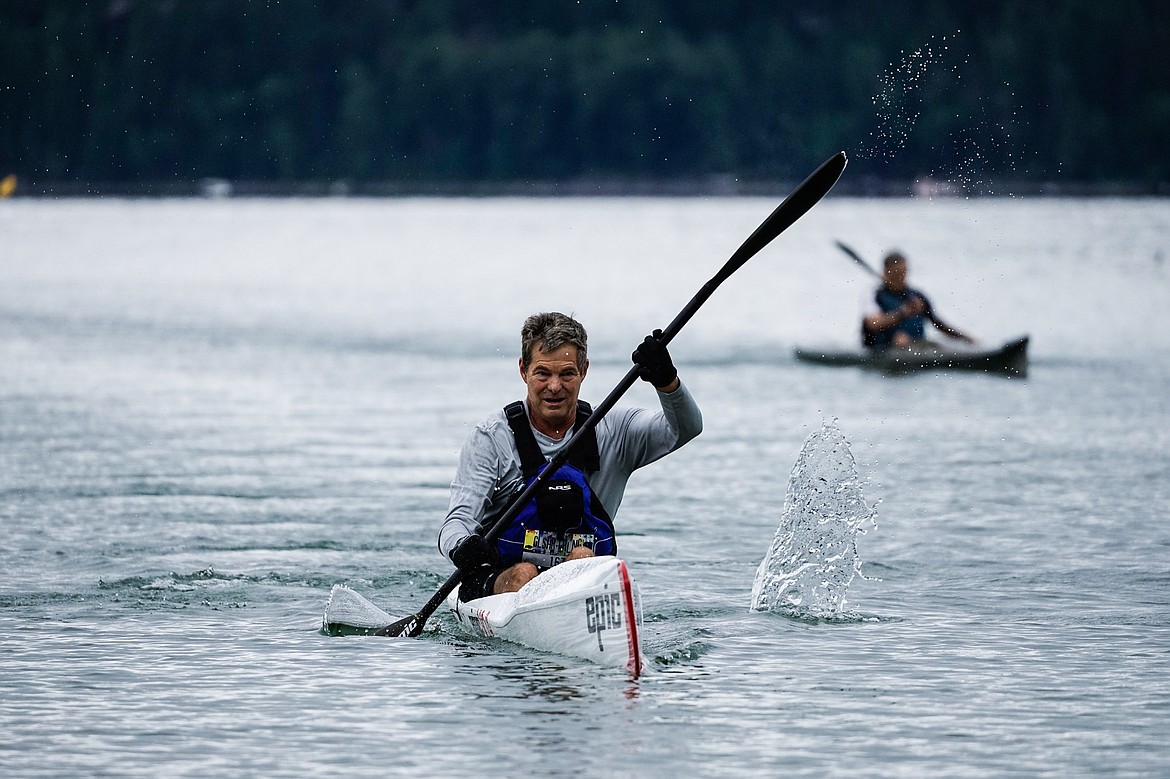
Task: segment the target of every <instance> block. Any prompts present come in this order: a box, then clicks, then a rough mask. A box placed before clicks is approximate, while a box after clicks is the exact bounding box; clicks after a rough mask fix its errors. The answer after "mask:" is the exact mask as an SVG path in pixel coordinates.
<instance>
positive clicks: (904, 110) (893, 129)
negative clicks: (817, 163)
mask: <svg viewBox="0 0 1170 779" xmlns="http://www.w3.org/2000/svg"><path fill="white" fill-rule="evenodd" d="M959 32H960V31H958V30H956V31H955V33H954V34H951V35H944V36H942V37H941V38H939V39H937V40H936V39H935V38H934V37H932V38H931V39H930V40H929V41H927V42H926V43H925V44H923V45H922V46H920V47H919V48H917V49H915V50H914V51H911V52H909V53H904V54H903V56H902V58H901V59H900V60H899V61H898V62H895V63H892V64H890V65H889V66H887V68H886V69H885V70H884V71H883V72H882V73H881V75H879V76H878V82H879V88H878V92H877V94H876V95H874V96H873V98H872V102H873V105H874V110H875V114H876V115H875V119H876V122H877V129H876V130H874V131H873V132H871V133H870V134H869V137H868V138H867V139H866V141H865V143H864V144H863V145H862V147H861V148H860V149H858V150H857V151H856V153H855V155H854V156H855V157H856V158H857V159H877V160H884V161H886V162H890V161H891V160H893V159H894V158H895V157H897V156H898V154H899V153H900V152H902V151H904V150H905V148H906V146H907V144H908V142H909V140H910V137H911V135H912V133H913V131H914V128H915V125H916V124H917V123H918V120H919V118H920V117H921V115H922V107H923V100H924V93H925V92H926V86H927V84H928V83H930V84H931V89H932V90H933V91H934V92H935V93H942V94H944V95H945V100H946V102H948V103H950V104H954V105H955V106H956V107H957V108H958V109H959V113H956V114H955V117H954V119H955V121H954V122H952V123H951V127H952V128H953V129H951V130H949V131H947V132H946V133H945V134H940V135H939V136H938V137H937V138H935V139H933V142H932V143H931V144H930V147H931V156H932V157H933V158H935V159H937V160H939V162H938V163H936V165H935V166H934V169H933V170H931V171H930V172H929V173H928V174H927V175H926V176H925V177H923V178H921V179H918V180H916V181H915V186H914V191H915V194H917V195H919V196H926V197H933V196H935V195H951V196H953V195H960V194H964V193H967V194H974V193H985V194H994V189H995V187H994V186H993V185H992V183H991V182H989V181H987V175H986V172H987V171H990V170H997V171H999V172H1001V173H1012V172H1014V171H1015V170H1016V169H1017V165H1018V164H1019V162H1020V161H1021V152H1019V151H1017V150H1016V148H1015V147H1016V145H1017V141H1016V138H1015V134H1014V127H1015V125H1016V124H1017V123H1018V122H1019V116H1018V111H1017V110H1016V109H1015V108H1010V113H1005V112H1008V111H1009V109H1008V108H1003V107H1000V108H998V109H996V108H993V107H992V106H990V105H989V104H988V101H987V99H986V98H978V99H974V100H972V98H970V97H968V98H967V99H965V100H964V99H959V96H958V95H956V94H954V92H955V91H956V90H959V89H962V88H964V86H965V85H964V82H963V71H964V70H965V68H966V67H967V66H968V65H969V64H970V55H964V56H962V57H961V58H960V57H959V56H957V55H956V54H954V53H953V52H952V51H951V44H952V43H954V41H955V39H956V38H957V37H958V35H959ZM928 76H930V77H931V78H930V79H929V81H928ZM1005 85H1006V86H1009V87H1010V84H1005ZM1011 97H1012V99H1013V101H1014V99H1015V93H1014V92H1013V93H1011ZM1009 194H1010V193H1009Z"/></svg>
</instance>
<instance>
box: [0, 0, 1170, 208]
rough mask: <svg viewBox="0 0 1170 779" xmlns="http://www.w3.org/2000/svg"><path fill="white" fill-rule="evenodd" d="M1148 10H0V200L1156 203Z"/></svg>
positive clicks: (1159, 136) (920, 1)
mask: <svg viewBox="0 0 1170 779" xmlns="http://www.w3.org/2000/svg"><path fill="white" fill-rule="evenodd" d="M1168 49H1170V6H1167V5H1166V4H1165V3H1164V2H1161V0H1113V1H1112V2H1109V3H1104V2H1099V1H1098V0H1032V1H1031V2H1024V1H1023V0H964V1H962V2H929V1H928V0H915V1H911V0H883V2H876V1H875V0H837V1H836V2H830V1H829V0H824V1H823V2H818V1H813V0H809V1H807V2H781V1H780V0H776V1H775V2H765V1H764V0H756V1H754V2H752V1H750V0H721V2H719V3H712V2H710V1H709V0H580V2H570V1H569V0H564V2H560V1H557V0H496V1H495V2H491V3H487V2H482V0H321V1H320V2H317V1H315V0H101V1H85V0H39V1H37V2H22V1H20V0H0V176H3V175H6V174H13V173H14V174H16V175H18V176H19V177H21V179H22V180H28V181H45V182H165V181H191V180H198V179H201V178H207V177H217V178H223V179H229V180H240V181H273V182H297V181H348V182H355V183H357V184H360V183H361V182H406V183H411V182H414V183H423V182H507V181H569V180H582V179H585V180H588V179H598V180H603V179H614V180H623V179H624V180H661V181H669V180H685V179H695V178H702V177H731V178H734V179H735V180H742V181H751V180H778V179H793V178H800V177H803V175H804V174H806V173H807V172H808V171H810V170H811V169H812V168H813V167H815V166H816V164H818V163H819V162H820V161H822V160H823V159H824V158H826V157H827V156H828V155H829V154H831V153H833V152H835V151H837V150H841V149H844V150H846V151H847V152H849V153H850V155H851V158H852V165H851V175H852V177H854V178H860V179H861V180H873V181H881V180H913V179H916V178H924V177H931V178H934V179H938V180H945V181H953V182H958V183H960V184H964V185H969V186H971V187H978V186H979V185H980V184H981V183H984V182H988V181H1052V180H1063V181H1067V182H1088V183H1092V182H1132V183H1136V184H1139V185H1142V186H1145V187H1154V188H1156V187H1157V186H1159V185H1162V184H1164V183H1165V182H1167V181H1168V180H1170V176H1168V173H1170V171H1168V166H1170V155H1166V154H1165V153H1164V151H1163V150H1164V147H1165V143H1166V141H1165V139H1166V137H1167V135H1168V131H1170V76H1167V72H1168V71H1170V69H1168V68H1165V67H1164V66H1163V63H1161V62H1160V60H1161V59H1162V58H1163V57H1164V56H1165V55H1164V52H1165V51H1167V50H1168Z"/></svg>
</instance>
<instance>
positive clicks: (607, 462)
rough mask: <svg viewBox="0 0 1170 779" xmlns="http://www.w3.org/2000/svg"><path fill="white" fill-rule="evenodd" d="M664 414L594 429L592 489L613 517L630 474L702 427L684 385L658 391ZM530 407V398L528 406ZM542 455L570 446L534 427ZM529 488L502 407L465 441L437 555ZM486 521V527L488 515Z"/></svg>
mask: <svg viewBox="0 0 1170 779" xmlns="http://www.w3.org/2000/svg"><path fill="white" fill-rule="evenodd" d="M655 394H657V395H658V401H659V403H661V404H662V410H661V411H651V410H649V409H644V408H615V409H613V410H611V411H610V412H609V413H608V414H606V415H605V416H604V417H602V418H601V421H600V422H598V423H597V427H596V428H594V430H595V432H596V433H597V450H598V454H599V455H600V457H601V468H600V470H598V471H597V472H596V473H590V474H587V475H588V477H589V486H590V487H591V488H592V490H593V492H594V494H595V495H596V496H597V498H598V499H599V500H600V501H601V504H602V505H603V506H604V507H605V510H606V512H607V513H608V514H609V516H610V517H616V516H617V510H618V507H619V506H620V505H621V502H622V497H623V496H624V495H625V492H626V483H627V482H628V481H629V478H630V474H632V473H633V472H634V471H635V470H637V469H638V468H641V467H642V466H644V465H649V464H650V463H652V462H654V461H655V460H658V459H660V458H662V457H665V456H666V455H668V454H670V453H671V452H673V451H675V450H676V449H678V448H679V447H681V446H682V445H683V444H685V443H686V442H688V441H690V440H691V439H692V438H694V437H695V436H697V435H698V434H699V433H700V432H702V430H703V415H702V413H701V412H700V411H699V407H698V405H697V404H696V403H695V400H694V398H693V397H692V396H691V393H690V391H689V390H688V389H687V388H686V385H685V384H682V383H680V384H679V387H678V389H676V390H675V391H674V392H671V393H664V392H656V393H655ZM525 407H526V408H527V401H525ZM532 432H533V434H534V435H535V436H536V442H537V443H538V444H539V445H540V450H541V452H542V453H544V455H545V457H552V456H553V455H555V454H556V453H557V452H558V451H560V449H561V447H563V446H564V445H565V444H566V443H567V442H568V441H569V436H565V437H564V438H563V439H561V440H559V441H558V440H556V439H554V438H550V437H549V436H546V435H544V434H543V433H541V432H540V431H538V430H533V431H532ZM523 487H524V475H523V473H522V472H521V469H520V455H519V453H518V452H517V451H516V443H515V439H514V438H513V436H512V430H511V428H509V427H508V419H507V417H506V416H505V414H504V411H503V409H500V410H499V411H497V412H496V413H494V414H492V415H491V416H490V417H488V418H487V419H486V420H484V421H483V422H482V423H480V424H478V425H476V427H475V429H474V430H472V431H471V434H470V435H469V436H468V437H467V441H466V442H465V443H464V445H463V448H462V449H461V450H460V451H459V465H458V467H457V468H456V470H455V479H454V481H452V482H451V503H450V506H449V507H448V511H447V518H446V520H445V521H444V522H443V526H442V528H441V529H440V530H439V550H440V551H441V552H442V553H443V554H444V555H446V556H447V558H448V559H450V557H451V550H452V549H454V548H455V545H456V544H458V543H459V542H460V541H461V540H463V538H464V537H465V536H468V535H470V534H471V533H474V532H476V531H477V530H478V529H479V527H480V524H481V523H483V524H485V525H487V524H490V520H491V519H494V518H495V517H498V516H500V515H501V514H502V513H503V512H504V511H505V510H506V509H507V506H508V500H509V499H510V498H511V497H512V496H513V495H515V494H516V493H517V492H518V491H519V490H521V489H522V488H523ZM485 517H486V518H487V519H488V520H489V521H488V522H486V523H484V522H483V520H484V518H485Z"/></svg>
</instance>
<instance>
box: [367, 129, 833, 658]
mask: <svg viewBox="0 0 1170 779" xmlns="http://www.w3.org/2000/svg"><path fill="white" fill-rule="evenodd" d="M845 163H846V159H845V152H838V153H837V154H835V155H833V156H832V157H830V158H829V159H827V160H825V162H823V163H822V164H821V166H820V167H819V168H817V169H816V170H815V171H813V173H812V175H810V176H809V177H808V178H807V179H805V180H804V181H803V182H801V184H800V186H798V187H797V188H796V189H794V190H792V192H791V194H789V195H788V197H786V198H784V201H783V202H782V203H780V205H779V206H777V207H776V210H775V211H773V212H772V213H771V214H770V215H769V216H768V218H767V219H765V220H764V221H763V223H762V224H761V225H760V226H759V227H757V228H756V230H755V232H753V233H752V234H751V235H749V236H748V238H747V240H746V241H744V242H743V245H742V246H740V247H739V248H738V249H737V250H736V251H735V254H733V255H731V259H729V260H728V261H727V262H726V263H725V264H724V265H723V267H722V268H720V270H719V272H718V273H716V274H715V275H714V276H713V277H712V278H711V280H710V281H708V282H707V283H706V284H704V285H703V288H702V289H700V290H699V292H698V294H696V295H695V296H694V297H693V298H692V299H691V302H690V303H688V304H687V305H686V307H685V308H683V310H682V311H680V312H679V314H678V316H676V317H675V318H674V321H673V322H671V323H670V324H669V325H667V327H666V328H665V329H663V331H662V335H661V336H659V341H660V342H661V343H662V345H663V346H666V345H667V344H669V343H670V342H671V340H673V339H674V337H675V336H676V335H678V332H679V331H680V330H682V328H683V326H684V325H685V324H686V323H687V322H689V321H690V319H691V317H692V316H694V315H695V312H696V311H698V310H699V308H700V307H701V306H702V305H703V304H704V303H705V302H707V298H709V297H711V294H712V293H713V292H714V291H715V289H716V288H717V287H718V286H719V285H720V284H722V283H723V282H724V281H726V280H727V278H728V277H729V276H731V274H733V273H735V272H736V271H737V270H739V268H740V267H742V266H743V264H744V263H746V262H747V261H748V260H750V259H751V258H752V257H753V256H755V255H756V254H757V253H758V252H759V251H760V250H761V249H763V248H764V247H765V246H767V245H768V244H769V243H771V241H772V239H774V238H775V237H776V236H778V235H780V233H782V232H784V231H785V230H787V229H788V228H789V227H791V226H792V224H793V222H795V221H796V220H797V219H799V218H800V217H802V216H804V214H805V213H806V212H807V211H808V210H809V209H810V208H812V207H813V206H815V205H816V204H817V203H818V202H819V201H820V199H821V198H823V197H824V196H825V195H826V194H828V192H829V190H830V189H832V188H833V185H834V184H836V183H837V179H838V178H840V177H841V173H842V171H844V170H845ZM637 380H638V366H637V365H635V366H633V367H631V368H630V370H629V372H628V373H626V375H625V378H623V379H622V380H621V382H620V383H619V384H618V385H617V386H616V387H614V389H613V391H612V392H610V393H609V395H608V396H607V397H606V398H605V400H603V401H601V403H600V405H598V406H597V407H596V408H594V409H593V413H592V414H590V416H589V419H587V420H586V421H585V423H584V424H582V425H581V428H580V429H579V430H578V431H577V432H576V433H574V434H573V437H572V438H570V439H569V441H568V442H567V443H566V444H565V446H563V447H562V448H561V450H560V451H558V452H557V453H556V454H555V455H553V457H552V459H550V460H549V463H548V465H547V466H546V467H545V468H544V470H542V471H541V472H540V473H539V474H538V475H537V476H536V478H535V479H533V480H532V482H531V483H530V484H529V485H528V486H527V487H526V488H524V490H523V491H522V492H521V493H520V494H519V495H517V496H516V498H515V499H514V500H513V501H512V503H511V504H510V505H509V506H508V510H507V511H505V512H504V513H503V514H502V515H500V518H499V519H497V520H496V521H495V523H494V524H493V525H492V526H491V528H490V529H488V531H487V532H486V533H484V534H483V537H484V540H486V541H487V542H488V543H491V542H492V541H495V540H496V538H497V537H498V536H499V535H500V533H502V532H503V530H504V528H506V527H507V526H508V525H509V523H511V521H512V520H513V519H515V518H516V516H517V515H518V514H519V513H520V511H521V510H522V509H523V507H524V506H525V505H527V503H528V502H529V500H531V498H532V495H533V493H535V492H536V490H537V488H538V487H539V486H540V485H541V484H543V483H544V482H545V481H547V480H548V478H549V477H550V476H552V474H554V473H556V471H557V470H558V469H559V468H560V467H561V466H562V465H564V464H565V462H566V461H567V460H568V459H569V455H570V454H571V453H572V451H573V448H574V446H575V445H576V443H577V442H578V441H581V440H583V439H584V438H585V433H586V432H588V431H589V430H591V429H592V428H594V427H596V426H597V423H598V422H599V421H601V418H602V417H604V416H605V415H606V414H607V413H609V411H610V409H612V408H613V407H614V405H615V404H616V403H617V402H618V400H619V399H620V398H621V396H622V395H624V394H625V393H626V390H628V389H629V388H630V387H632V386H633V385H634V382H635V381H637ZM462 578H463V572H462V571H460V570H459V569H456V570H455V572H454V573H452V574H451V576H450V577H449V578H448V579H447V581H445V582H443V586H441V587H439V589H438V591H437V592H436V593H435V594H434V595H432V596H431V599H430V600H428V601H427V602H426V603H425V604H423V607H422V608H421V609H419V610H418V613H416V614H412V615H411V616H409V617H404V618H402V619H400V620H398V621H397V622H394V623H391V624H389V625H387V626H386V627H384V628H381V629H379V630H377V631H376V632H375V635H379V636H403V635H405V636H417V635H418V634H419V633H421V632H422V629H423V625H425V624H426V621H427V619H428V618H430V616H431V615H432V614H434V613H435V609H437V608H438V607H439V606H440V605H441V604H442V603H443V601H444V600H446V599H447V596H448V595H450V594H451V592H452V591H453V590H454V589H455V588H456V587H457V586H458V585H459V582H460V580H461V579H462Z"/></svg>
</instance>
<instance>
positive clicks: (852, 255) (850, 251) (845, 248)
mask: <svg viewBox="0 0 1170 779" xmlns="http://www.w3.org/2000/svg"><path fill="white" fill-rule="evenodd" d="M837 248H838V249H840V250H841V251H843V252H845V253H846V254H848V255H849V258H850V259H851V260H853V261H854V262H856V263H857V264H858V265H860V266H861V267H863V268H865V269H866V270H867V271H869V272H870V274H871V275H873V276H876V277H877V278H879V279H880V278H881V277H882V274H880V273H878V272H877V271H876V270H874V269H873V268H872V267H870V264H869V263H868V262H866V261H865V260H863V259H862V258H861V255H860V254H858V253H857V252H855V251H853V249H851V248H849V247H848V246H846V245H845V244H843V243H841V242H840V241H837Z"/></svg>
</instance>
